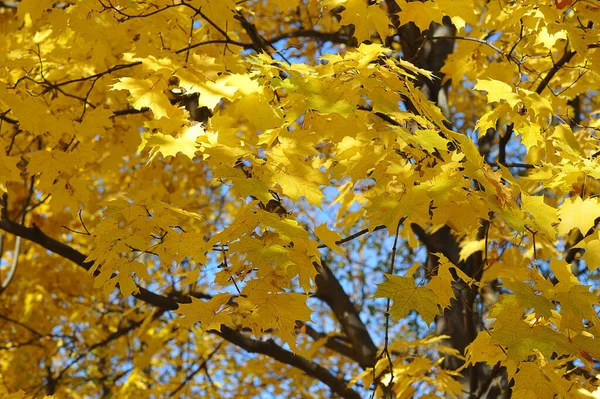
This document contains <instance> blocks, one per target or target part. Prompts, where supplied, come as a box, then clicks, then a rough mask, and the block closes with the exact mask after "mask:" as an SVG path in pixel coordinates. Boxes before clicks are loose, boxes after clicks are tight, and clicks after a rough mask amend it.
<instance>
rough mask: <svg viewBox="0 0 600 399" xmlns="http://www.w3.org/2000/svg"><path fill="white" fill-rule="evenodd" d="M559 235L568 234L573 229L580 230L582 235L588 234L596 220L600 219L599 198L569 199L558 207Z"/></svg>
mask: <svg viewBox="0 0 600 399" xmlns="http://www.w3.org/2000/svg"><path fill="white" fill-rule="evenodd" d="M558 217H559V219H560V223H559V225H558V234H560V235H565V234H568V233H569V232H570V231H571V229H574V228H578V229H579V231H580V232H581V234H584V235H585V234H587V232H588V230H589V229H591V228H592V227H593V226H594V220H596V218H597V217H600V203H598V198H587V199H585V200H582V199H581V197H571V198H567V199H566V200H565V202H563V203H562V205H560V206H559V207H558Z"/></svg>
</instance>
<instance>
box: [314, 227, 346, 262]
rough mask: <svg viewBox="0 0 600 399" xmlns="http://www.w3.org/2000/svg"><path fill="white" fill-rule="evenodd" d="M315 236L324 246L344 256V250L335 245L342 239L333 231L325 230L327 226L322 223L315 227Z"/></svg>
mask: <svg viewBox="0 0 600 399" xmlns="http://www.w3.org/2000/svg"><path fill="white" fill-rule="evenodd" d="M315 234H316V235H317V237H318V238H319V240H321V241H323V243H324V244H325V245H327V246H328V247H329V248H331V249H333V250H334V251H335V252H337V253H338V254H340V255H342V256H344V250H343V249H342V248H340V246H339V245H337V244H336V241H340V240H341V239H342V237H340V235H339V234H338V233H336V232H335V231H331V230H329V229H328V228H327V224H325V223H323V224H320V225H318V226H316V227H315Z"/></svg>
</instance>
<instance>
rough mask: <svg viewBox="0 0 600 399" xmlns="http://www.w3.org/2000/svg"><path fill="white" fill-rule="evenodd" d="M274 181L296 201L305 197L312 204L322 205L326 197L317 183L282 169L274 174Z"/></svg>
mask: <svg viewBox="0 0 600 399" xmlns="http://www.w3.org/2000/svg"><path fill="white" fill-rule="evenodd" d="M272 181H273V183H275V184H279V185H280V186H281V189H282V190H283V193H284V194H285V195H287V196H288V197H290V198H291V199H293V200H294V201H297V200H298V199H299V198H300V197H304V198H306V200H307V201H308V202H310V203H311V204H313V205H316V206H319V207H320V206H321V200H322V199H323V197H325V195H324V194H323V193H322V192H321V190H320V189H319V186H318V185H317V184H316V183H314V182H312V181H309V180H307V179H305V178H304V177H302V176H296V175H291V174H288V173H287V172H283V171H282V172H280V173H276V174H275V175H273V177H272Z"/></svg>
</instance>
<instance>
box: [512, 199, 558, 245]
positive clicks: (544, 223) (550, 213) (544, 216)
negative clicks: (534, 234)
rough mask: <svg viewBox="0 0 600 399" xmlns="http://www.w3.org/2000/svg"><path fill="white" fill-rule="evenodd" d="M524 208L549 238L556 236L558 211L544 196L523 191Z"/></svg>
mask: <svg viewBox="0 0 600 399" xmlns="http://www.w3.org/2000/svg"><path fill="white" fill-rule="evenodd" d="M521 201H522V209H523V211H525V212H528V213H529V214H530V215H531V217H532V218H533V221H534V222H535V223H536V225H537V226H538V227H539V230H540V231H541V232H542V233H544V234H546V235H547V236H548V237H549V238H551V239H554V238H556V227H555V226H556V225H557V224H558V212H557V210H556V208H554V207H551V206H550V205H547V204H546V203H545V202H544V197H543V196H531V195H528V194H526V193H521Z"/></svg>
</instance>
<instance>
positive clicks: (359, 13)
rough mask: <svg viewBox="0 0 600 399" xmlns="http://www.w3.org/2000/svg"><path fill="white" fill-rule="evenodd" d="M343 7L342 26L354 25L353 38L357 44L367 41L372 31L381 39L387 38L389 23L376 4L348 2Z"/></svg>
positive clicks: (356, 1) (357, 0) (350, 0)
mask: <svg viewBox="0 0 600 399" xmlns="http://www.w3.org/2000/svg"><path fill="white" fill-rule="evenodd" d="M344 6H345V7H346V9H345V10H344V12H343V13H342V24H343V25H350V24H353V25H354V36H355V37H356V39H357V40H358V42H359V43H362V42H364V41H365V40H369V39H370V38H371V33H372V32H373V31H377V33H378V34H379V37H381V39H385V38H386V37H387V35H388V25H389V24H390V21H389V19H388V17H387V14H386V13H385V11H383V10H382V9H381V7H379V4H378V3H375V4H373V5H370V6H369V3H368V2H366V1H362V0H348V1H346V3H345V4H344Z"/></svg>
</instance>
